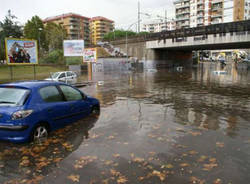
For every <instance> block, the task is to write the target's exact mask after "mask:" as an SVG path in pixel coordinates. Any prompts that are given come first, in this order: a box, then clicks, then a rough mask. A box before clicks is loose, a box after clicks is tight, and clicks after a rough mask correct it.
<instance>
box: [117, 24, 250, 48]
mask: <svg viewBox="0 0 250 184" xmlns="http://www.w3.org/2000/svg"><path fill="white" fill-rule="evenodd" d="M246 31H248V32H250V20H244V21H237V22H229V23H221V24H213V25H208V26H200V27H193V28H184V29H176V30H172V31H162V32H159V33H150V34H145V35H140V36H130V37H129V38H128V43H132V42H134V43H135V42H144V41H152V40H165V39H176V38H180V37H190V36H200V35H204V36H207V35H209V34H226V33H231V34H232V33H234V32H237V33H243V32H246ZM125 42H126V40H125V38H121V39H119V40H118V39H117V40H114V41H113V43H115V44H124V43H125Z"/></svg>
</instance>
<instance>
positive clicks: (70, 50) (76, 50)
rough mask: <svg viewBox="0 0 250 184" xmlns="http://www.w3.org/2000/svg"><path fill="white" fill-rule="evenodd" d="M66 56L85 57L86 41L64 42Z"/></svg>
mask: <svg viewBox="0 0 250 184" xmlns="http://www.w3.org/2000/svg"><path fill="white" fill-rule="evenodd" d="M63 51H64V56H83V54H84V40H64V41H63Z"/></svg>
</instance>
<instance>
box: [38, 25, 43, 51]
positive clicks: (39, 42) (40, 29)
mask: <svg viewBox="0 0 250 184" xmlns="http://www.w3.org/2000/svg"><path fill="white" fill-rule="evenodd" d="M42 30H43V28H41V27H39V28H38V45H39V51H40V47H41V41H40V34H41V33H40V31H42Z"/></svg>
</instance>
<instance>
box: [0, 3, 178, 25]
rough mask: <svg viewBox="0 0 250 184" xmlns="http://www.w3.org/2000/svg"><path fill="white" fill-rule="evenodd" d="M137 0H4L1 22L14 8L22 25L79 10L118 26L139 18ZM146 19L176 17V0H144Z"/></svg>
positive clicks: (88, 15)
mask: <svg viewBox="0 0 250 184" xmlns="http://www.w3.org/2000/svg"><path fill="white" fill-rule="evenodd" d="M137 4H138V1H137V0H0V21H3V20H4V17H5V15H6V14H7V11H8V10H9V9H10V10H11V12H12V14H14V15H15V16H16V17H17V18H18V21H19V22H21V23H22V24H25V22H26V21H27V20H29V19H31V17H32V16H34V15H38V16H39V17H40V18H41V19H45V18H47V17H50V16H55V15H61V14H63V13H69V12H72V13H77V14H81V15H83V16H86V17H94V16H104V17H107V18H109V19H112V20H114V21H115V25H116V28H124V29H126V28H127V27H129V25H130V24H132V23H134V22H136V20H137ZM140 4H141V12H143V13H148V14H151V15H152V17H151V19H150V18H148V17H147V16H144V15H141V17H142V21H147V22H148V21H151V20H153V19H154V20H155V19H156V16H157V15H160V16H164V15H165V10H167V17H168V18H173V16H174V6H173V0H140Z"/></svg>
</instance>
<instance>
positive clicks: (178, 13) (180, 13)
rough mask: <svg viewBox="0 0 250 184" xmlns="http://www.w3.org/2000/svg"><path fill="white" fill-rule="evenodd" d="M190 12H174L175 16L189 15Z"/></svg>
mask: <svg viewBox="0 0 250 184" xmlns="http://www.w3.org/2000/svg"><path fill="white" fill-rule="evenodd" d="M189 13H190V10H185V11H178V12H176V15H185V14H189Z"/></svg>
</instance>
